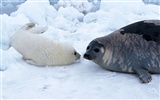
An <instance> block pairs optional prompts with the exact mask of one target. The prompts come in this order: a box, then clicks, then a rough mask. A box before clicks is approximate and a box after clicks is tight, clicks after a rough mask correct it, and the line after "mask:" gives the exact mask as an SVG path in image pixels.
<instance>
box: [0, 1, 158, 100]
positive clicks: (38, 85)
mask: <svg viewBox="0 0 160 100" xmlns="http://www.w3.org/2000/svg"><path fill="white" fill-rule="evenodd" d="M85 3H88V2H85ZM75 4H77V5H83V3H82V2H80V1H78V2H75ZM70 5H71V4H70ZM86 5H88V6H86V10H87V9H89V8H90V3H88V4H86ZM83 9H84V8H83ZM159 9H160V6H156V5H145V4H143V3H142V1H141V0H136V1H135V0H130V1H124V0H123V1H120V0H116V1H110V0H108V1H107V0H101V5H100V8H99V10H98V11H97V12H91V11H89V12H88V13H87V14H86V15H84V14H83V12H80V9H78V7H73V6H66V7H62V6H60V8H59V9H56V8H54V7H53V6H51V5H50V4H49V1H48V0H46V2H36V1H34V2H32V0H28V1H27V2H25V3H23V4H21V5H20V7H19V9H18V10H17V11H16V12H13V13H12V14H11V15H10V16H8V15H6V14H3V15H0V18H1V20H0V21H1V28H0V31H1V36H0V38H1V43H0V45H1V49H0V52H1V53H0V54H1V60H0V61H1V68H0V70H1V71H0V73H1V91H0V92H1V98H2V99H160V80H159V78H160V75H158V74H154V75H152V78H153V79H152V81H151V82H150V83H149V84H142V83H140V81H139V78H138V77H137V76H136V75H135V74H124V73H117V72H111V71H107V70H105V69H103V68H101V67H100V66H98V65H96V64H94V63H93V62H91V61H88V60H85V59H83V58H82V57H81V60H80V61H77V62H75V63H74V64H72V65H68V66H46V67H37V66H33V65H29V64H27V63H26V62H25V61H24V60H22V59H21V57H22V56H21V55H20V54H19V53H18V52H17V51H16V50H15V49H14V48H13V47H10V37H11V36H12V34H14V33H15V32H16V31H17V30H18V29H19V28H20V27H22V26H23V25H24V24H26V23H28V22H34V23H36V24H37V25H39V26H45V25H48V26H49V28H48V30H47V32H45V33H44V34H43V35H44V36H47V37H49V38H51V39H55V40H58V41H66V42H69V43H71V45H73V46H74V47H75V49H76V50H77V51H78V52H79V53H80V54H81V55H83V54H84V52H85V49H86V47H87V45H88V43H89V42H90V41H91V40H92V39H94V38H96V37H100V36H104V35H107V34H109V33H111V32H113V31H115V30H116V29H119V28H120V27H122V26H124V25H127V24H130V23H133V22H136V21H139V20H144V19H160V14H159Z"/></svg>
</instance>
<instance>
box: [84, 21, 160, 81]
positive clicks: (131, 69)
mask: <svg viewBox="0 0 160 100" xmlns="http://www.w3.org/2000/svg"><path fill="white" fill-rule="evenodd" d="M84 58H85V59H88V60H92V61H93V62H95V63H97V64H98V65H100V66H102V67H104V68H106V69H107V70H111V71H116V72H126V73H136V74H137V75H138V76H139V78H140V80H141V81H142V82H143V83H149V82H150V81H151V80H152V77H151V74H152V73H157V74H160V20H144V21H139V22H135V23H133V24H130V25H127V26H125V27H122V28H120V29H119V30H117V31H115V32H113V33H111V34H109V35H107V36H104V37H99V38H96V39H94V40H93V41H91V42H90V43H89V45H88V47H87V50H86V53H85V54H84Z"/></svg>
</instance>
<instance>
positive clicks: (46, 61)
mask: <svg viewBox="0 0 160 100" xmlns="http://www.w3.org/2000/svg"><path fill="white" fill-rule="evenodd" d="M46 30H47V27H35V24H34V23H28V24H26V25H24V26H23V27H22V28H21V29H20V30H18V31H17V32H16V33H14V34H13V36H12V37H11V46H13V47H14V48H15V49H16V50H17V51H18V52H19V53H20V54H21V55H22V57H23V59H24V60H26V61H27V62H28V63H29V64H32V65H37V66H47V65H48V66H62V65H68V64H71V63H73V62H75V61H76V60H78V59H79V58H80V54H79V53H78V52H77V51H76V50H75V49H74V48H73V47H72V46H71V45H69V44H67V43H64V42H59V41H54V40H51V39H49V38H47V37H44V36H43V35H40V33H43V32H45V31H46Z"/></svg>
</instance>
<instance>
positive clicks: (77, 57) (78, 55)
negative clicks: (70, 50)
mask: <svg viewBox="0 0 160 100" xmlns="http://www.w3.org/2000/svg"><path fill="white" fill-rule="evenodd" d="M74 55H75V56H76V60H78V59H80V58H81V55H80V54H79V53H78V52H76V51H75V52H74Z"/></svg>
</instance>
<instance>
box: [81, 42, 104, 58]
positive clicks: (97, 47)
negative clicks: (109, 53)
mask: <svg viewBox="0 0 160 100" xmlns="http://www.w3.org/2000/svg"><path fill="white" fill-rule="evenodd" d="M104 50H105V48H104V45H103V44H101V43H98V42H97V41H92V42H91V43H90V44H89V45H88V46H87V51H86V53H85V54H84V58H86V59H88V60H97V59H98V58H100V57H101V56H103V53H104Z"/></svg>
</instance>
